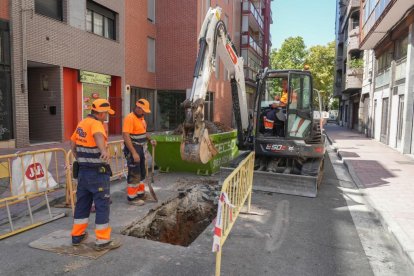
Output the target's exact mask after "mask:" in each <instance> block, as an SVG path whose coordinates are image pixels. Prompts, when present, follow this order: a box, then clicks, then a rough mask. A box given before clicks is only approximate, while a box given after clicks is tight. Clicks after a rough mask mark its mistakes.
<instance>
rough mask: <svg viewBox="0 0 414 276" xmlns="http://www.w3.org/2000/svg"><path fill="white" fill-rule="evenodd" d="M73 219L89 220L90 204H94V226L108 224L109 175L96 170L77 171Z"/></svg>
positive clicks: (82, 169) (81, 169)
mask: <svg viewBox="0 0 414 276" xmlns="http://www.w3.org/2000/svg"><path fill="white" fill-rule="evenodd" d="M76 200H77V201H76V207H75V216H74V218H75V219H85V218H89V214H90V212H91V207H92V202H95V209H96V218H95V224H97V225H98V224H105V223H108V222H109V200H110V191H109V175H108V174H106V173H99V172H98V170H97V169H89V168H87V169H84V168H82V167H81V168H80V169H79V175H78V188H77V191H76Z"/></svg>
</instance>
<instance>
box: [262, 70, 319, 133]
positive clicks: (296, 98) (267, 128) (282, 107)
mask: <svg viewBox="0 0 414 276" xmlns="http://www.w3.org/2000/svg"><path fill="white" fill-rule="evenodd" d="M258 87H259V89H258V93H257V96H258V107H257V109H258V110H260V113H259V114H260V115H259V118H258V122H259V125H258V130H259V131H258V133H259V136H260V135H262V136H265V137H272V136H276V137H281V138H285V139H306V138H307V137H309V136H310V134H311V130H312V128H311V126H312V110H313V107H312V98H313V95H312V77H311V75H310V73H308V72H306V71H292V70H290V71H270V72H268V74H267V75H266V77H265V78H264V79H263V80H262V81H261V82H259V83H258Z"/></svg>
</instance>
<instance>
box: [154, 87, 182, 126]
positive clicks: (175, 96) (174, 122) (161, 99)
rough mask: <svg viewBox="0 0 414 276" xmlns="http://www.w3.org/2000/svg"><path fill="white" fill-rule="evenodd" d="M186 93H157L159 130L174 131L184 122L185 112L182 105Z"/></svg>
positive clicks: (165, 91)
mask: <svg viewBox="0 0 414 276" xmlns="http://www.w3.org/2000/svg"><path fill="white" fill-rule="evenodd" d="M185 95H186V94H185V91H171V90H164V91H158V92H157V110H158V112H157V116H158V118H157V126H158V127H157V129H158V130H174V129H175V128H177V126H178V125H179V124H181V123H182V122H184V119H185V112H183V109H182V108H181V106H180V104H181V103H182V102H183V101H184V100H185V98H186V96H185Z"/></svg>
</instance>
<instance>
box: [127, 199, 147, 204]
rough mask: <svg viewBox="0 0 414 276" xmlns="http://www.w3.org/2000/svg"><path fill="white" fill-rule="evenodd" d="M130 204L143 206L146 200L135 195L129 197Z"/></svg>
mask: <svg viewBox="0 0 414 276" xmlns="http://www.w3.org/2000/svg"><path fill="white" fill-rule="evenodd" d="M128 204H130V205H135V206H142V205H144V204H145V202H144V201H143V200H142V199H141V198H138V197H134V198H129V197H128Z"/></svg>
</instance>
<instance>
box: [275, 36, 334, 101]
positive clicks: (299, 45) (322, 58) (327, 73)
mask: <svg viewBox="0 0 414 276" xmlns="http://www.w3.org/2000/svg"><path fill="white" fill-rule="evenodd" d="M270 64H271V66H272V68H274V69H303V68H304V66H305V65H308V66H309V70H310V71H311V73H312V77H313V88H315V89H317V90H318V91H319V92H320V93H321V97H322V102H323V103H322V106H323V108H324V109H326V107H329V105H330V102H331V101H332V97H333V87H334V75H335V42H334V41H333V42H330V43H328V44H327V45H325V46H322V45H317V46H313V47H310V48H309V49H306V46H305V43H304V41H303V38H302V37H300V36H298V37H289V38H287V39H286V40H285V41H284V42H283V43H282V46H281V48H280V49H274V50H272V52H271V54H270ZM276 87H278V86H276ZM316 98H317V95H315V96H314V100H316ZM316 102H317V101H316ZM316 102H315V104H316ZM318 105H319V104H318ZM318 105H317V106H318ZM331 108H332V107H331Z"/></svg>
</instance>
